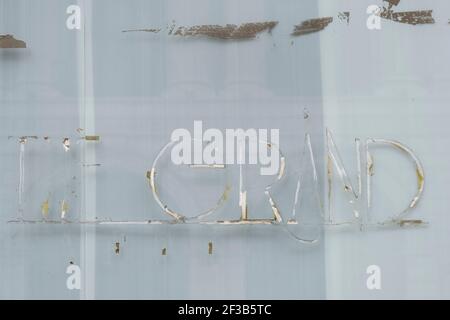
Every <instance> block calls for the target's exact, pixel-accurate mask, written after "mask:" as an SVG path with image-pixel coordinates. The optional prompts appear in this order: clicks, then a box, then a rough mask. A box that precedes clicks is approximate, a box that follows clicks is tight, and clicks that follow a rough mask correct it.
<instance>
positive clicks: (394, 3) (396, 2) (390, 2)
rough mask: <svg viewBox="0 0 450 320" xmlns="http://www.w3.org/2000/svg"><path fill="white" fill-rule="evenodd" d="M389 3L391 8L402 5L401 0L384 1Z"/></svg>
mask: <svg viewBox="0 0 450 320" xmlns="http://www.w3.org/2000/svg"><path fill="white" fill-rule="evenodd" d="M384 1H386V2H388V3H389V5H391V6H396V5H398V4H399V3H400V0H384Z"/></svg>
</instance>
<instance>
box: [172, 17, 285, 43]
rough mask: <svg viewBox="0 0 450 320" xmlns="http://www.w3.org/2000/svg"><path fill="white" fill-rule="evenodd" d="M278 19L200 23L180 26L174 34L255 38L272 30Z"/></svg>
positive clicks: (223, 37) (237, 38)
mask: <svg viewBox="0 0 450 320" xmlns="http://www.w3.org/2000/svg"><path fill="white" fill-rule="evenodd" d="M277 24H278V21H267V22H250V23H244V24H241V25H240V26H237V25H235V24H227V25H225V26H221V25H198V26H192V27H178V28H177V29H176V30H175V31H174V33H173V35H175V36H182V37H208V38H216V39H222V40H240V39H254V38H255V37H256V36H257V35H258V34H259V33H262V32H265V31H267V32H269V33H270V32H271V31H272V29H273V28H275V26H276V25H277Z"/></svg>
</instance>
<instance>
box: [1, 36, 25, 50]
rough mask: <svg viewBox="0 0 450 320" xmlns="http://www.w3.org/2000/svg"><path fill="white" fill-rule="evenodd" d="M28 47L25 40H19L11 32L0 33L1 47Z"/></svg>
mask: <svg viewBox="0 0 450 320" xmlns="http://www.w3.org/2000/svg"><path fill="white" fill-rule="evenodd" d="M26 47H27V44H26V43H25V41H22V40H18V39H16V38H14V36H13V35H11V34H4V35H0V48H3V49H6V48H14V49H16V48H19V49H22V48H26Z"/></svg>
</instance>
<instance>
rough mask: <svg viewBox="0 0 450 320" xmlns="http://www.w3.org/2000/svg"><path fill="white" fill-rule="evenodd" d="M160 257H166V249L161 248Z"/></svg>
mask: <svg viewBox="0 0 450 320" xmlns="http://www.w3.org/2000/svg"><path fill="white" fill-rule="evenodd" d="M161 255H162V256H167V248H162V250H161Z"/></svg>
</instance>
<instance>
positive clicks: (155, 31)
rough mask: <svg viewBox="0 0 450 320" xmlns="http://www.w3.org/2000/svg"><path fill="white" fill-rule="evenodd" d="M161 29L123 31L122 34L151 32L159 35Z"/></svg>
mask: <svg viewBox="0 0 450 320" xmlns="http://www.w3.org/2000/svg"><path fill="white" fill-rule="evenodd" d="M160 31H161V29H160V28H159V29H156V28H155V29H130V30H122V32H150V33H158V32H160Z"/></svg>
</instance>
